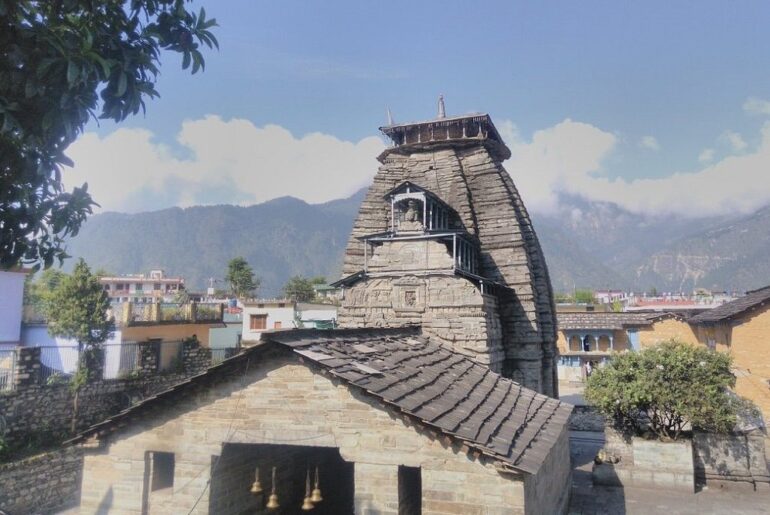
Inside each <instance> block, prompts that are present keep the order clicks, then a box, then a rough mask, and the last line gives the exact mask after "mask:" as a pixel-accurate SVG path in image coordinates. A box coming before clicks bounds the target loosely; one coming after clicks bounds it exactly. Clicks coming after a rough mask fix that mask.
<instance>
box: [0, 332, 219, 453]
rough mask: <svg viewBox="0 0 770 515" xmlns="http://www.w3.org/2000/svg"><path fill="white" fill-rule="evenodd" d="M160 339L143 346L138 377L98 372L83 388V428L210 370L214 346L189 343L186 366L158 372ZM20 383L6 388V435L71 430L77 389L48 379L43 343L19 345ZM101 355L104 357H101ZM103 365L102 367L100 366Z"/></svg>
mask: <svg viewBox="0 0 770 515" xmlns="http://www.w3.org/2000/svg"><path fill="white" fill-rule="evenodd" d="M157 345H158V344H157V343H155V344H153V343H150V342H148V343H143V344H141V346H140V363H139V369H138V370H139V374H138V375H137V377H134V378H132V379H109V380H102V379H101V377H97V376H96V375H95V374H93V375H91V377H90V378H89V382H88V383H87V384H86V385H85V386H83V387H82V388H81V390H80V395H79V401H78V421H77V428H78V429H85V428H86V427H88V426H90V425H91V424H94V423H96V422H100V421H101V420H103V419H105V418H107V417H109V416H110V415H113V414H115V413H117V412H118V411H120V410H122V409H125V408H127V407H128V406H130V405H131V404H133V403H134V402H136V401H138V400H141V399H143V398H145V397H147V396H149V395H152V394H154V393H157V392H159V391H163V390H165V389H167V388H170V387H171V386H173V385H174V384H176V383H178V382H180V381H182V380H184V379H186V378H187V377H189V376H191V375H196V374H199V373H201V372H202V371H203V370H205V369H206V368H207V367H208V366H209V365H210V363H211V350H210V349H208V348H204V347H200V346H199V345H198V344H197V343H193V342H189V343H185V346H184V348H183V354H182V358H183V364H184V369H183V370H181V371H179V372H175V371H172V372H170V373H159V372H158V368H157V367H158V362H157V357H158V352H157ZM18 351H19V357H18V359H17V360H16V367H17V368H16V372H15V381H16V382H15V385H14V389H13V390H11V391H8V392H2V393H0V417H2V418H3V421H4V422H5V428H6V429H5V435H4V438H5V441H6V442H7V443H8V444H9V445H11V446H13V445H15V444H17V443H21V442H25V441H27V440H29V439H30V437H33V438H39V437H45V438H54V439H55V438H57V437H60V435H64V434H69V433H70V424H71V421H72V413H73V398H74V392H73V391H72V388H71V387H70V385H69V384H52V385H47V384H42V381H41V376H40V348H35V347H22V348H19V349H18ZM97 361H99V360H98V359H97ZM97 369H98V370H99V371H100V370H101V368H100V367H97Z"/></svg>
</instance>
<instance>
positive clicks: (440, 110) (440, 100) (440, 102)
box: [438, 95, 446, 118]
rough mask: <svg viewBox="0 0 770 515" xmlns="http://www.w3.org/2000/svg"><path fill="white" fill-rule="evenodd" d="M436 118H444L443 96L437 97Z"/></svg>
mask: <svg viewBox="0 0 770 515" xmlns="http://www.w3.org/2000/svg"><path fill="white" fill-rule="evenodd" d="M438 117H439V118H446V107H444V95H439V96H438Z"/></svg>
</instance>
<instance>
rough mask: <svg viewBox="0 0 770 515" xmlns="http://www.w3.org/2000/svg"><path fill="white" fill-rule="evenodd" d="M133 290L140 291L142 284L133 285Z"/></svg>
mask: <svg viewBox="0 0 770 515" xmlns="http://www.w3.org/2000/svg"><path fill="white" fill-rule="evenodd" d="M134 290H136V291H142V283H136V284H135V285H134Z"/></svg>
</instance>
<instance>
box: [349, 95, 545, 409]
mask: <svg viewBox="0 0 770 515" xmlns="http://www.w3.org/2000/svg"><path fill="white" fill-rule="evenodd" d="M380 130H381V131H382V132H383V133H384V134H385V135H386V136H387V137H388V138H390V140H391V141H392V146H391V147H390V148H388V149H387V150H385V151H384V152H383V153H382V154H381V155H380V156H379V157H378V160H379V161H380V163H382V164H381V166H380V168H379V171H378V172H377V174H376V176H375V177H374V182H373V184H372V185H371V187H370V188H369V191H368V193H367V195H366V198H365V200H364V201H363V203H362V205H361V208H360V210H359V213H358V217H357V219H356V221H355V224H354V226H353V231H352V235H351V238H350V241H349V243H348V247H347V251H346V254H345V263H344V270H343V273H344V277H343V279H342V280H340V281H339V282H338V283H337V284H338V285H340V286H343V287H344V288H345V289H344V298H343V302H342V308H341V310H340V314H339V323H340V326H341V327H398V326H405V325H411V324H418V325H420V326H422V330H423V333H424V334H426V335H428V336H431V337H433V338H435V339H438V340H439V341H441V342H442V343H443V344H445V345H447V346H450V347H451V348H452V349H453V350H455V351H456V352H459V353H462V354H464V355H467V356H469V357H471V358H472V359H474V360H475V361H478V362H481V363H484V364H487V365H488V366H489V367H490V368H491V369H492V370H493V371H495V372H498V373H500V374H501V375H502V376H504V377H508V378H511V379H513V380H514V381H516V382H518V383H520V384H522V385H524V386H526V387H527V388H531V389H533V390H536V391H538V392H540V393H544V394H546V395H550V396H557V395H558V391H557V377H556V362H555V359H556V343H555V342H556V320H555V308H554V304H553V295H552V290H551V285H550V280H549V277H548V268H547V267H546V263H545V259H544V257H543V252H542V250H541V248H540V244H539V242H538V239H537V235H536V234H535V231H534V229H533V227H532V222H531V221H530V218H529V215H528V214H527V210H526V208H525V207H524V204H523V202H522V200H521V197H520V196H519V193H518V191H517V190H516V186H515V185H514V183H513V180H512V179H511V177H510V175H509V174H508V172H507V171H506V170H505V168H503V165H502V162H503V161H504V160H505V159H507V158H509V157H510V155H511V152H510V150H509V149H508V147H506V145H505V143H503V141H502V139H501V137H500V134H499V133H498V132H497V129H496V128H495V126H494V124H493V123H492V120H491V118H490V117H489V115H487V114H470V115H464V116H455V117H446V115H445V114H444V104H443V99H440V100H439V114H438V117H437V118H436V119H433V120H427V121H422V122H415V123H406V124H390V125H388V126H386V127H381V128H380Z"/></svg>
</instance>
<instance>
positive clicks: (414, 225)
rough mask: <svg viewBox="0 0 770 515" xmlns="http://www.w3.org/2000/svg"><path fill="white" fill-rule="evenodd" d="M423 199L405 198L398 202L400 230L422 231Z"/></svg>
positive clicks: (397, 214) (423, 226) (423, 228)
mask: <svg viewBox="0 0 770 515" xmlns="http://www.w3.org/2000/svg"><path fill="white" fill-rule="evenodd" d="M423 210H424V206H423V201H422V200H418V199H416V198H410V199H407V200H403V201H401V202H399V203H398V204H396V216H397V217H398V232H422V231H423V230H425V225H424V224H423V219H422V218H423Z"/></svg>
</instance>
